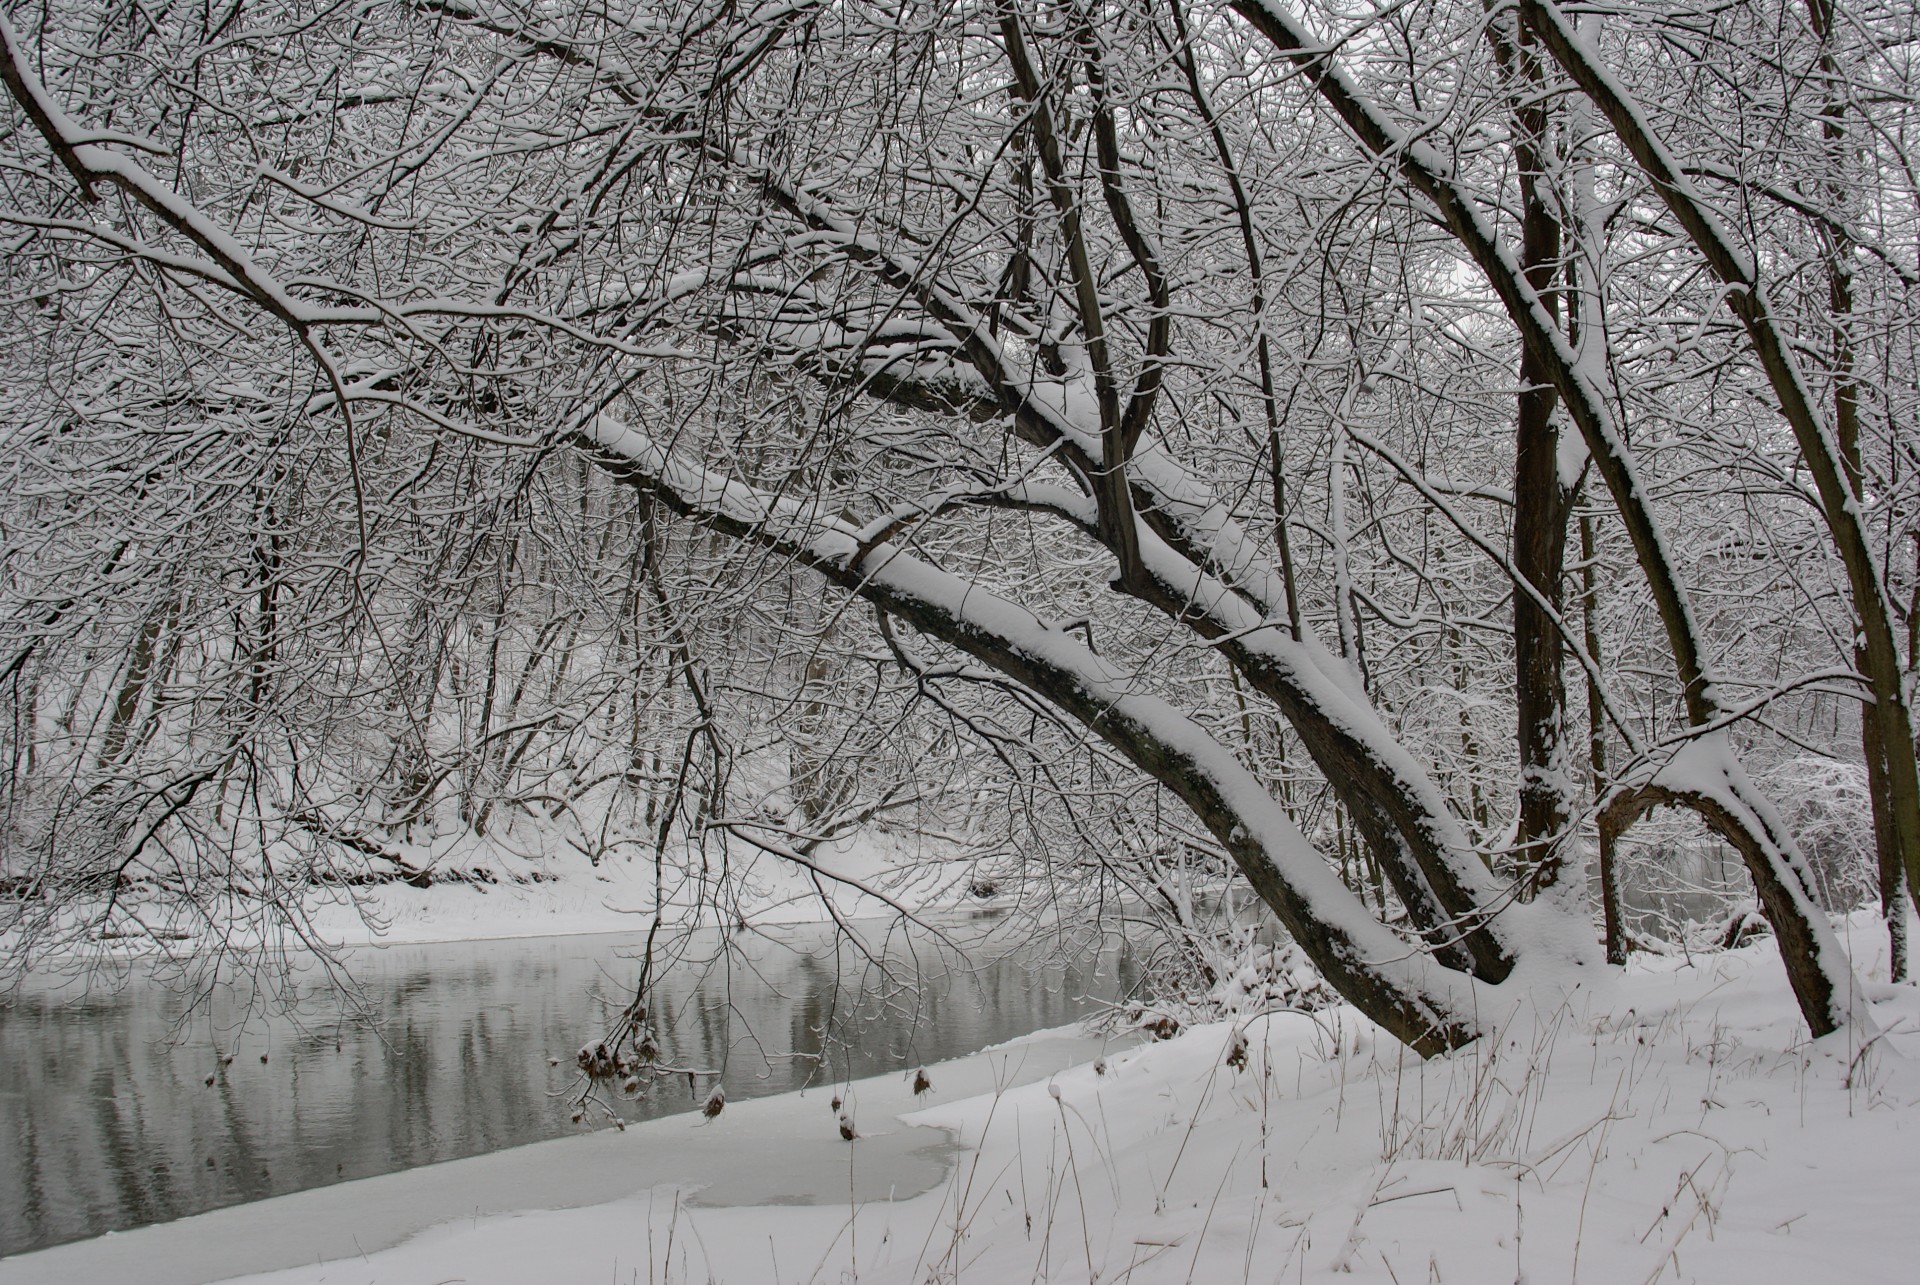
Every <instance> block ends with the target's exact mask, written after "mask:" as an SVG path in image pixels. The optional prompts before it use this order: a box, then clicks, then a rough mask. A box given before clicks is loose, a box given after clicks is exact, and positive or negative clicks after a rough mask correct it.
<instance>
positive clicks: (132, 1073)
mask: <svg viewBox="0 0 1920 1285" xmlns="http://www.w3.org/2000/svg"><path fill="white" fill-rule="evenodd" d="M640 940H641V939H640V938H639V937H637V936H634V937H627V936H619V937H606V936H596V937H563V938H524V939H517V940H511V941H489V942H465V943H449V944H443V945H430V946H396V947H389V948H386V949H383V950H376V951H362V952H355V953H354V955H353V956H352V957H351V966H352V969H353V972H354V975H355V976H356V978H357V979H358V980H359V982H360V983H361V985H362V987H363V989H364V993H365V996H366V999H367V1001H368V1002H369V1004H370V1005H371V1006H372V1008H373V1009H374V1011H375V1012H377V1013H378V1015H379V1018H380V1023H379V1026H378V1027H377V1029H373V1028H369V1027H368V1026H367V1025H365V1024H364V1023H360V1022H356V1021H355V1020H353V1018H352V1016H351V1015H350V1014H349V1013H347V1012H344V1011H342V1009H341V1008H340V1006H339V1004H338V1002H337V1000H336V999H335V998H334V997H333V996H332V994H331V992H330V991H329V990H328V989H327V988H326V986H325V985H324V983H323V982H322V981H321V979H319V978H318V977H316V978H314V979H312V980H311V981H310V982H308V983H307V984H305V985H304V986H302V987H300V988H299V989H300V992H301V997H302V999H303V1004H302V1006H301V1008H300V1010H299V1011H298V1012H296V1013H295V1014H294V1015H293V1016H292V1017H285V1016H281V1017H275V1018H274V1019H272V1020H271V1021H262V1020H260V1019H259V1018H257V1017H256V1018H255V1019H254V1020H253V1021H252V1022H251V1023H250V1024H247V1025H245V1026H244V1029H243V1028H242V1023H241V1021H240V1019H241V1017H242V1015H244V1014H245V1013H246V1012H247V1011H248V1008H249V1006H250V1002H249V994H248V993H247V992H244V991H241V990H235V991H234V992H232V993H224V994H220V995H217V996H215V997H214V998H213V1001H212V1002H211V1003H210V1004H208V1005H206V1006H205V1007H204V1008H203V1009H201V1010H192V1009H190V1006H189V1005H188V1003H187V1001H186V1000H185V999H184V998H183V997H182V996H180V995H177V994H174V993H173V992H171V991H169V990H168V989H167V988H166V987H164V986H162V985H160V984H158V983H156V982H154V981H152V980H150V979H142V978H139V977H135V978H133V979H130V980H128V981H126V982H125V984H124V985H122V986H120V987H119V988H118V989H115V990H113V991H111V992H106V993H102V992H99V991H95V992H93V993H89V994H85V995H73V994H63V993H61V992H59V991H57V990H53V989H46V990H42V991H40V992H38V993H31V994H27V995H25V996H22V997H20V998H19V999H18V1000H17V1001H16V1002H15V1003H14V1004H13V1005H12V1006H11V1007H10V1008H8V1009H5V1010H0V1254H8V1253H19V1252H21V1251H24V1250H28V1249H35V1248H40V1247H44V1246H47V1245H52V1244H57V1243H60V1242H62V1241H67V1240H75V1239H79V1238H81V1237H85V1236H92V1235H98V1234H99V1233H101V1232H105V1231H109V1230H115V1229H120V1228H126V1227H133V1226H138V1225H140V1224H142V1223H149V1222H158V1221H164V1220H166V1219H171V1218H178V1217H181V1216H184V1215H186V1214H191V1213H197V1212H199V1211H202V1210H206V1209H212V1208H217V1207H219V1206H222V1205H230V1204H236V1203H239V1202H241V1201H247V1200H257V1199H260V1198H262V1197H265V1196H270V1195H277V1194H280V1193H283V1192H288V1191H297V1190H300V1189H302V1188H306V1187H313V1186H320V1185H323V1184H326V1183H331V1182H338V1181H343V1180H346V1179H352V1178H361V1177H366V1176H369V1175H372V1174H378V1173H386V1172H390V1171H392V1170H395V1169H404V1168H409V1167H412V1166H415V1165H422V1164H429V1163H432V1162H434V1161H439V1160H450V1159H454V1158H456V1157H459V1156H466V1155H474V1154H478V1153H480V1152H485V1151H491V1150H496V1149H499V1148H502V1147H510V1146H515V1145H517V1144H520V1143H525V1142H533V1141H537V1140H539V1139H542V1138H549V1137H554V1136H558V1135H562V1134H566V1133H570V1132H575V1131H576V1130H577V1126H574V1125H572V1124H570V1123H569V1122H568V1119H567V1114H568V1108H567V1107H566V1105H565V1099H564V1097H562V1096H560V1095H563V1094H564V1093H565V1092H566V1090H567V1089H568V1087H569V1085H570V1083H571V1080H572V1075H573V1065H572V1054H573V1051H574V1050H575V1049H577V1048H578V1047H579V1046H580V1044H582V1043H583V1042H585V1041H586V1040H587V1039H589V1038H590V1037H592V1036H594V1035H596V1034H597V1033H598V1032H599V1030H601V1029H603V1028H604V1024H605V1021H606V1019H607V1018H608V1017H610V1016H611V1015H612V1014H613V1013H616V1012H618V1011H619V1009H621V1008H622V1007H623V1006H624V1005H625V1004H626V1003H627V1001H628V1000H629V999H630V998H631V995H630V993H629V990H628V988H629V987H630V986H631V984H632V980H633V977H634V975H635V974H636V972H637V968H636V966H635V965H634V964H633V962H632V957H633V955H634V954H635V953H636V952H637V950H638V948H639V945H640ZM720 945H721V939H720V938H719V937H718V936H707V937H705V938H702V939H697V940H696V941H695V942H694V943H693V950H692V955H693V956H694V958H692V959H690V960H686V961H683V963H682V965H681V966H680V967H678V968H676V969H674V970H673V971H671V972H670V973H669V974H668V975H667V979H666V981H665V983H664V984H663V986H662V987H661V988H660V989H659V990H658V991H657V992H656V996H655V1002H654V1013H655V1017H656V1024H657V1027H658V1030H659V1033H660V1038H661V1042H662V1044H663V1046H664V1048H665V1051H666V1053H667V1055H668V1056H669V1057H670V1058H671V1059H672V1060H673V1062H674V1063H676V1064H678V1065H683V1066H698V1067H703V1068H708V1067H710V1068H714V1069H716V1070H724V1083H725V1085H726V1089H727V1094H728V1096H729V1097H732V1098H743V1097H754V1096H759V1095H762V1094H768V1093H779V1092H784V1091H786V1090H788V1089H791V1088H796V1087H800V1086H802V1085H804V1084H807V1083H809V1082H812V1083H819V1082H821V1081H823V1080H839V1079H845V1078H852V1077H858V1076H864V1075H873V1074H877V1073H880V1072H883V1071H887V1070H891V1069H898V1068H904V1067H909V1066H912V1065H915V1064H917V1063H920V1062H931V1061H935V1060H937V1059H940V1058H945V1057H953V1056H958V1055H960V1054H963V1053H967V1052H971V1051H973V1050H975V1049H978V1048H980V1047H982V1046H983V1045H987V1044H991V1043H995V1042H997V1041H1000V1040H1005V1039H1010V1038H1013V1037H1014V1036H1017V1035H1021V1034H1024V1033H1026V1032H1027V1031H1030V1030H1034V1029H1036V1028H1040V1027H1045V1026H1054V1025H1059V1024H1062V1023H1065V1022H1069V1021H1072V1020H1073V1019H1074V1018H1076V1017H1079V1016H1082V1015H1083V1014H1085V1013H1086V1012H1087V1011H1088V1009H1089V1008H1090V1006H1091V1004H1092V1003H1093V1002H1094V1001H1095V999H1097V998H1106V997H1112V996H1114V995H1117V994H1119V993H1121V992H1122V991H1124V990H1125V989H1126V988H1128V987H1129V986H1131V985H1132V983H1133V981H1134V977H1133V976H1132V972H1133V968H1134V964H1133V960H1132V958H1131V956H1130V954H1129V953H1128V952H1127V951H1126V950H1125V949H1124V948H1120V947H1115V948H1111V949H1108V950H1107V951H1105V952H1104V953H1100V954H1095V953H1094V952H1093V951H1091V950H1089V949H1086V948H1084V947H1083V948H1081V949H1079V950H1077V951H1075V952H1072V956H1071V957H1072V958H1073V960H1074V961H1075V962H1071V963H1062V962H1059V961H1058V960H1053V961H1051V962H1048V961H1047V959H1046V957H1047V956H1048V955H1050V954H1051V953H1052V951H1051V949H1050V947H1051V945H1052V943H1046V942H1041V943H1027V944H1025V945H1023V946H1021V947H1020V948H1019V949H1017V950H1009V949H1007V948H1006V947H1005V946H1004V945H1000V946H998V947H995V946H994V945H993V944H992V943H990V942H989V943H986V944H985V945H984V947H983V948H981V949H970V951H969V954H970V955H971V956H972V958H973V959H974V962H973V963H972V964H971V965H968V966H966V967H965V968H961V967H957V966H956V965H957V962H958V961H957V960H956V959H955V957H953V956H951V955H948V954H946V953H944V952H940V951H933V950H929V949H927V948H925V946H924V944H922V945H921V946H920V948H919V949H917V950H914V951H912V952H911V953H910V952H909V951H908V950H907V949H906V948H905V946H904V945H903V943H901V942H900V941H899V940H898V939H897V938H893V939H889V938H887V937H884V936H877V937H876V938H875V939H874V940H873V941H870V942H867V943H866V948H867V950H868V951H871V952H873V953H875V954H877V955H881V956H882V957H883V958H885V959H886V960H887V961H888V963H889V965H890V969H891V971H890V973H889V974H887V975H882V974H881V973H880V972H879V971H878V970H877V969H875V968H874V967H873V966H872V964H871V963H870V962H869V961H868V959H867V958H866V957H865V954H864V953H863V952H862V951H860V950H855V949H850V948H848V947H846V946H844V945H842V946H839V947H838V948H836V947H835V945H834V944H833V942H832V940H831V935H830V934H829V933H828V932H826V931H825V930H824V929H819V928H798V929H791V930H782V931H779V932H776V933H772V934H754V935H742V936H739V937H736V938H734V939H733V940H732V941H731V942H730V943H729V945H730V947H731V948H730V949H725V950H722V949H720V948H719V947H720ZM262 1055H265V1060H263V1057H262ZM222 1057H226V1058H230V1059H231V1060H230V1061H227V1062H225V1063H224V1064H223V1063H222V1061H221V1059H222ZM549 1058H558V1059H559V1065H558V1066H550V1065H549ZM209 1076H211V1077H212V1083H211V1084H209V1083H208V1082H207V1081H208V1078H209ZM708 1087H710V1086H709V1085H708V1084H706V1083H704V1082H703V1083H702V1084H701V1086H700V1088H699V1089H698V1097H699V1098H704V1096H705V1094H706V1092H707V1089H708ZM697 1105H698V1102H697V1100H696V1098H695V1097H694V1096H693V1095H691V1094H690V1093H689V1091H688V1088H687V1085H686V1083H685V1081H684V1080H679V1079H676V1080H674V1081H672V1082H670V1083H663V1084H659V1085H656V1086H654V1088H653V1089H651V1090H650V1091H649V1092H648V1094H647V1095H646V1096H644V1097H642V1098H641V1099H639V1100H638V1101H634V1102H628V1103H622V1104H621V1105H620V1110H621V1111H622V1112H623V1113H624V1114H625V1115H626V1116H627V1117H628V1118H630V1119H644V1118H647V1117H650V1116H656V1115H663V1114H668V1113H671V1112H676V1111H686V1110H691V1109H693V1108H694V1107H695V1106H697Z"/></svg>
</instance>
